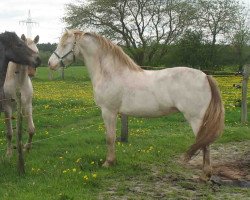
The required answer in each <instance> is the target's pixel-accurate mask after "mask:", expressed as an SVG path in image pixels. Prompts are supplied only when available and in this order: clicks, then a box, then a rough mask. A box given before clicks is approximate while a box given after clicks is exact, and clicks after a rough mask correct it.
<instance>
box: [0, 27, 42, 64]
mask: <svg viewBox="0 0 250 200" xmlns="http://www.w3.org/2000/svg"><path fill="white" fill-rule="evenodd" d="M0 45H1V46H2V47H3V54H4V56H5V59H6V60H7V61H12V62H15V63H17V64H22V65H30V66H32V67H37V66H38V65H40V63H41V60H40V58H39V56H38V53H37V52H34V51H33V50H31V49H30V48H29V47H28V46H27V44H25V42H24V41H22V40H21V39H20V38H19V37H18V36H17V35H16V34H15V33H14V32H7V31H6V32H4V33H2V34H0Z"/></svg>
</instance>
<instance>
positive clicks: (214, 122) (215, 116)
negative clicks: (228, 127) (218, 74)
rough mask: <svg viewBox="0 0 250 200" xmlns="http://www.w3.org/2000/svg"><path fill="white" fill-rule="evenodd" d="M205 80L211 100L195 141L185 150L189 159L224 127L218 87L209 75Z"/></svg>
mask: <svg viewBox="0 0 250 200" xmlns="http://www.w3.org/2000/svg"><path fill="white" fill-rule="evenodd" d="M207 80H208V82H209V85H210V88H211V101H210V103H209V106H208V108H207V110H206V113H205V115H204V118H203V121H202V124H201V126H200V129H199V131H198V134H197V136H196V142H195V143H194V144H193V145H192V146H191V147H190V148H189V150H188V151H187V155H186V159H187V160H189V159H191V158H192V156H193V155H194V154H195V153H196V152H197V151H198V150H199V149H201V148H204V147H206V146H208V145H209V144H211V143H212V142H214V141H215V140H216V138H218V136H219V135H220V134H221V133H222V131H223V129H224V106H223V103H222V99H221V95H220V91H219V88H218V86H217V84H216V81H215V80H214V79H213V78H212V77H211V76H207Z"/></svg>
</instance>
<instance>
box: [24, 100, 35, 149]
mask: <svg viewBox="0 0 250 200" xmlns="http://www.w3.org/2000/svg"><path fill="white" fill-rule="evenodd" d="M25 106H26V107H25ZM23 107H24V113H25V117H26V118H27V123H28V131H29V138H28V141H27V143H26V144H25V145H24V150H25V151H29V150H30V149H31V144H32V138H33V135H34V133H35V125H34V122H33V117H32V104H31V103H30V104H26V105H23Z"/></svg>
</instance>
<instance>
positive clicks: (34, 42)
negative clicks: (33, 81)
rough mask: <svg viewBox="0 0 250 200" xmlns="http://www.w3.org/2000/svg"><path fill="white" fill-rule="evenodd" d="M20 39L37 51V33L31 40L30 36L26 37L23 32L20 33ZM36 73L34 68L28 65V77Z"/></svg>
mask: <svg viewBox="0 0 250 200" xmlns="http://www.w3.org/2000/svg"><path fill="white" fill-rule="evenodd" d="M21 39H22V40H23V41H24V42H25V43H26V44H27V45H28V47H29V48H30V49H31V50H32V51H34V52H36V53H39V51H38V48H37V46H36V45H37V43H38V42H39V35H37V36H36V37H35V38H34V39H33V40H32V39H30V38H26V37H25V35H24V34H22V36H21ZM35 74H36V68H34V67H32V66H28V75H29V77H34V76H35Z"/></svg>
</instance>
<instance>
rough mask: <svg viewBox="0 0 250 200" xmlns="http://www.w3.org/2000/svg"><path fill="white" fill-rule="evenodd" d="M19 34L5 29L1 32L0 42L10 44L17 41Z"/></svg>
mask: <svg viewBox="0 0 250 200" xmlns="http://www.w3.org/2000/svg"><path fill="white" fill-rule="evenodd" d="M17 38H18V36H17V35H16V33H15V32H8V31H5V32H4V33H1V34H0V42H2V43H3V44H4V45H9V44H11V42H13V41H16V40H17Z"/></svg>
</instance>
